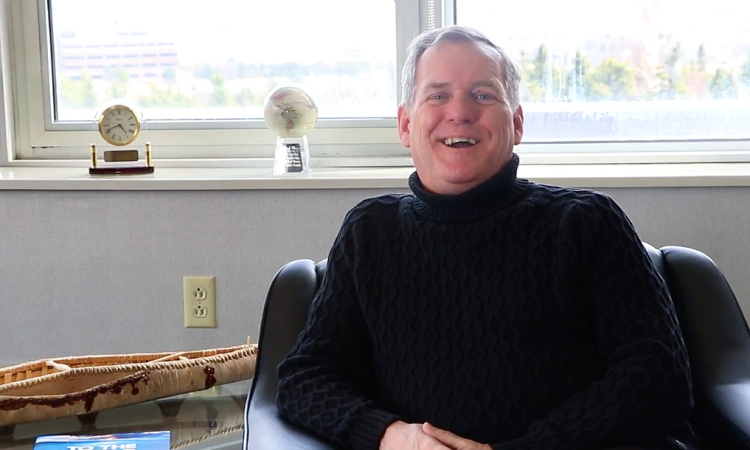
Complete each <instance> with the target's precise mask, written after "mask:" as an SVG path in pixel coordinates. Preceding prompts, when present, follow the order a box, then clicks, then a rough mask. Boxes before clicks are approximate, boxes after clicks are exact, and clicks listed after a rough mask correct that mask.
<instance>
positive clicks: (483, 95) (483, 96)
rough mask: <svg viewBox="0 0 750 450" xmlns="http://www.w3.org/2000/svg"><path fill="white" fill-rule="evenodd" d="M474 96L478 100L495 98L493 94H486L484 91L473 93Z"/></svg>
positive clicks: (483, 100) (484, 100) (487, 100)
mask: <svg viewBox="0 0 750 450" xmlns="http://www.w3.org/2000/svg"><path fill="white" fill-rule="evenodd" d="M474 98H476V99H477V100H479V101H480V102H491V101H493V100H495V96H494V95H493V94H487V93H484V92H478V93H476V94H474Z"/></svg>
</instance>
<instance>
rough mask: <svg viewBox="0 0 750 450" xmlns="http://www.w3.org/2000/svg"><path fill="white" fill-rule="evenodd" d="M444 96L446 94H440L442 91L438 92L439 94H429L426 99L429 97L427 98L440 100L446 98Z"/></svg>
mask: <svg viewBox="0 0 750 450" xmlns="http://www.w3.org/2000/svg"><path fill="white" fill-rule="evenodd" d="M446 97H447V96H446V95H445V94H442V93H440V94H432V95H430V96H429V97H428V99H429V100H437V101H440V100H445V99H446Z"/></svg>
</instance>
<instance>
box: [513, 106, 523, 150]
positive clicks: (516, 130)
mask: <svg viewBox="0 0 750 450" xmlns="http://www.w3.org/2000/svg"><path fill="white" fill-rule="evenodd" d="M522 137H523V108H521V105H518V107H517V108H516V111H515V112H514V113H513V144H514V145H518V144H520V143H521V138H522Z"/></svg>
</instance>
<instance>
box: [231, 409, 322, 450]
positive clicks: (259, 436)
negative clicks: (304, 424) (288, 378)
mask: <svg viewBox="0 0 750 450" xmlns="http://www.w3.org/2000/svg"><path fill="white" fill-rule="evenodd" d="M251 409H252V411H250V413H249V414H248V416H247V417H248V419H249V420H248V421H247V423H246V424H245V436H244V439H245V444H244V445H243V448H245V449H248V450H250V449H252V450H336V449H335V448H334V447H332V446H331V445H330V444H327V443H325V442H324V441H323V440H321V439H319V438H317V437H316V436H314V435H312V434H310V432H308V431H307V430H304V429H302V428H300V427H298V426H295V425H292V424H291V423H289V422H287V421H285V420H284V419H282V418H281V416H279V413H278V411H277V410H276V406H275V405H266V406H263V407H258V408H251Z"/></svg>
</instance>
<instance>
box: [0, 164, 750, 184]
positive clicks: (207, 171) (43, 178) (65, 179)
mask: <svg viewBox="0 0 750 450" xmlns="http://www.w3.org/2000/svg"><path fill="white" fill-rule="evenodd" d="M413 170H414V169H413V168H412V167H382V168H364V167H362V168H315V169H313V171H312V173H311V174H310V175H309V176H293V175H288V176H274V175H273V174H272V172H271V169H270V168H210V167H207V168H160V167H158V165H157V167H156V171H155V173H153V174H149V175H126V176H89V174H88V170H87V168H85V167H2V168H0V190H136V191H139V190H142V191H150V190H178V191H191V190H253V189H367V188H371V189H405V188H408V183H407V179H408V177H409V174H411V173H412V172H413ZM518 175H519V177H522V178H528V179H531V180H533V181H536V182H539V183H547V184H556V185H563V186H576V187H582V188H621V187H638V188H641V187H698V186H704V187H705V186H750V163H710V164H598V165H530V164H525V165H524V164H522V165H521V166H520V167H519V170H518Z"/></svg>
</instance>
